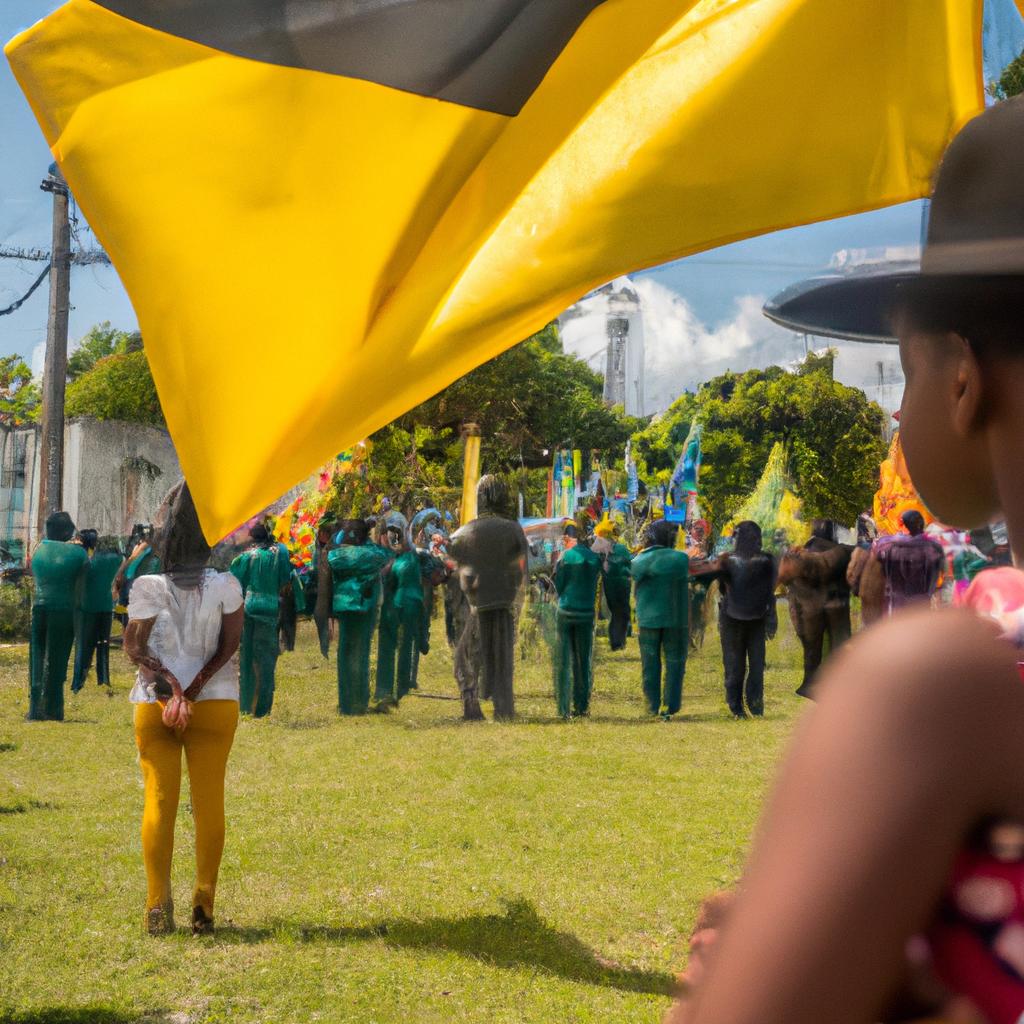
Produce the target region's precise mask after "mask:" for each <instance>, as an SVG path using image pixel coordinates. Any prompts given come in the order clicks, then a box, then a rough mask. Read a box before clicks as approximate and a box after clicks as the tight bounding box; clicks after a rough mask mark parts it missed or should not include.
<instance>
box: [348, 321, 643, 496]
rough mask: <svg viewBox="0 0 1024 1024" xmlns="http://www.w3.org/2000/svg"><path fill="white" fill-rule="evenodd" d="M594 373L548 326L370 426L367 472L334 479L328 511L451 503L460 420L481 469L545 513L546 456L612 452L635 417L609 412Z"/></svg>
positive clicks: (457, 479) (458, 477)
mask: <svg viewBox="0 0 1024 1024" xmlns="http://www.w3.org/2000/svg"><path fill="white" fill-rule="evenodd" d="M601 390H602V388H601V376H600V375H599V374H596V373H594V372H593V371H592V370H591V369H590V368H589V367H588V366H587V365H586V363H584V362H583V361H582V360H580V359H577V358H576V357H575V356H571V355H566V354H565V353H564V352H563V351H562V343H561V339H560V338H559V335H558V328H557V326H556V325H555V324H553V323H552V324H548V326H547V327H545V328H544V329H543V330H542V331H539V332H538V333H537V334H535V335H534V336H533V337H532V338H529V339H527V340H526V341H524V342H522V343H521V344H519V345H516V346H515V347H514V348H511V349H509V350H508V351H507V352H504V353H503V354H502V355H500V356H498V357H497V358H495V359H492V360H491V361H490V362H487V363H484V364H483V365H482V366H479V367H477V369H475V370H473V371H471V372H470V373H468V374H466V375H465V376H464V377H461V378H459V380H457V381H455V382H454V383H453V384H450V385H449V386H448V387H447V388H445V389H444V391H441V392H439V393H438V394H436V395H434V397H433V398H430V399H428V400H427V401H426V402H423V403H422V404H421V405H418V406H416V408H414V409H411V410H410V411H409V412H407V413H406V414H405V415H404V416H401V417H399V418H398V419H397V420H396V421H395V422H393V423H391V424H389V425H388V426H386V427H384V428H383V429H382V430H379V431H377V433H375V434H374V435H373V436H372V437H371V438H370V441H371V442H372V443H373V451H372V453H371V456H370V459H369V462H368V467H367V473H366V476H365V477H363V478H359V477H356V476H347V477H342V478H340V479H339V480H338V481H337V482H336V491H335V495H334V496H333V498H332V501H331V508H332V512H333V514H336V515H347V514H353V515H356V514H358V515H362V514H366V513H368V512H370V511H372V510H373V509H374V507H375V505H376V502H377V501H378V500H379V498H380V497H381V496H383V495H386V496H388V497H390V498H391V500H392V501H393V502H394V503H395V505H396V506H397V507H399V508H403V509H411V508H416V507H419V506H427V505H431V504H433V505H443V506H445V507H447V508H452V507H454V505H455V504H457V502H458V500H459V496H460V494H461V486H462V450H463V449H462V443H461V440H460V437H461V429H462V425H463V424H465V423H476V424H477V425H478V426H479V427H480V433H481V438H482V440H481V457H480V465H481V472H482V473H497V474H499V475H501V476H505V477H506V478H508V479H509V483H510V486H511V489H512V492H513V494H515V493H517V492H519V491H522V492H523V494H524V499H525V506H526V510H527V511H528V512H529V511H533V512H538V513H539V512H541V511H543V507H544V503H545V498H546V490H547V475H546V470H547V467H548V466H550V464H551V455H550V454H545V451H548V452H549V453H550V452H551V451H553V450H554V449H555V448H558V447H566V448H573V447H576V448H584V449H587V450H588V451H589V450H592V449H597V450H600V451H604V452H609V453H610V454H612V456H613V457H616V458H619V457H621V454H622V452H623V450H624V448H625V444H626V441H627V439H628V438H629V436H630V435H631V434H632V433H633V432H634V431H636V430H637V429H639V428H640V426H641V425H642V421H640V420H637V419H634V418H631V417H627V416H624V415H623V413H622V410H621V408H614V409H609V408H608V407H607V406H606V405H605V404H604V402H603V401H602V399H601Z"/></svg>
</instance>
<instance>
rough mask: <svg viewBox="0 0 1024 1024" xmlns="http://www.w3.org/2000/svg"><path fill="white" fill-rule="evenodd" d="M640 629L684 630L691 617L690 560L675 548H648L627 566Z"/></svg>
mask: <svg viewBox="0 0 1024 1024" xmlns="http://www.w3.org/2000/svg"><path fill="white" fill-rule="evenodd" d="M630 572H631V574H632V576H633V583H634V585H635V586H636V621H637V623H638V624H639V626H640V628H641V629H686V628H688V626H689V619H690V601H689V587H688V585H687V584H688V580H689V576H690V559H689V558H687V557H686V553H685V552H684V551H676V550H675V549H674V548H660V547H659V548H647V549H646V550H645V551H641V552H640V554H639V555H637V556H636V558H634V559H633V564H632V565H631V566H630Z"/></svg>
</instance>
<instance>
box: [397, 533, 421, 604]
mask: <svg viewBox="0 0 1024 1024" xmlns="http://www.w3.org/2000/svg"><path fill="white" fill-rule="evenodd" d="M391 586H392V587H393V588H394V589H393V593H392V600H393V601H394V603H395V607H396V608H409V609H418V608H422V607H423V573H422V566H421V562H420V557H419V552H417V551H416V550H415V548H410V549H407V550H406V551H403V552H401V554H399V555H398V557H397V558H396V559H395V560H394V562H393V563H392V565H391Z"/></svg>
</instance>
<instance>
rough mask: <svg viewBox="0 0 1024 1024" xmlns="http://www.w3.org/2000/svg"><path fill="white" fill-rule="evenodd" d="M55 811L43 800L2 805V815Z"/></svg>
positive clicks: (54, 808) (54, 806) (55, 808)
mask: <svg viewBox="0 0 1024 1024" xmlns="http://www.w3.org/2000/svg"><path fill="white" fill-rule="evenodd" d="M55 810H57V805H56V804H48V803H46V802H45V801H43V800H19V801H18V802H17V803H13V804H0V814H27V813H28V812H29V811H55ZM0 1019H3V1018H0Z"/></svg>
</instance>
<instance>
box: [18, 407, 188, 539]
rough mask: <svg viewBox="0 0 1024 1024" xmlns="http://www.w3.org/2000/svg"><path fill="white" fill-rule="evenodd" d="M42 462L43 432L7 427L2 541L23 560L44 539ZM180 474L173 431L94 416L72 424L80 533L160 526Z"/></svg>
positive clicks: (67, 478) (69, 456) (70, 477)
mask: <svg viewBox="0 0 1024 1024" xmlns="http://www.w3.org/2000/svg"><path fill="white" fill-rule="evenodd" d="M39 457H40V452H39V428H38V427H35V426H28V427H15V428H8V427H0V543H3V544H4V546H5V547H7V548H8V549H10V550H11V552H12V553H13V554H15V555H17V556H19V557H24V555H25V553H26V552H28V551H29V550H30V549H31V547H32V545H33V544H34V543H35V541H36V539H37V538H36V521H37V519H38V508H39ZM180 477H181V467H180V466H179V464H178V456H177V453H176V452H175V450H174V444H173V443H172V441H171V438H170V435H169V434H168V433H167V431H165V430H160V429H158V428H156V427H149V426H144V425H143V424H139V423H123V422H120V421H114V420H105V421H100V420H94V419H92V418H91V417H88V416H82V417H76V418H75V419H72V420H68V422H67V423H66V424H65V427H64V502H63V507H64V509H65V510H66V511H67V512H69V513H70V515H71V518H72V519H73V520H74V521H75V524H76V526H78V527H80V528H86V527H91V528H93V529H95V530H97V531H98V532H99V533H100V535H101V536H103V535H105V534H112V535H116V536H122V537H123V536H127V535H128V534H129V533H130V532H131V529H132V526H133V525H134V524H135V523H151V522H152V521H153V516H154V515H155V514H156V511H157V509H158V508H159V507H160V502H161V501H162V500H163V497H164V495H165V494H166V493H167V491H168V490H170V488H171V486H172V485H173V484H174V483H176V482H177V481H178V480H179V479H180Z"/></svg>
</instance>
